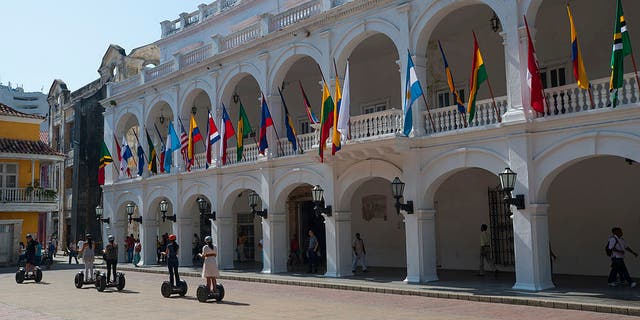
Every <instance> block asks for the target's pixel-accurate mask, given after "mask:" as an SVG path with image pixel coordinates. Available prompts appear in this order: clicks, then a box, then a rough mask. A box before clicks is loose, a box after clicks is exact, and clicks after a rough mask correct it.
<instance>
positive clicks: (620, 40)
mask: <svg viewBox="0 0 640 320" xmlns="http://www.w3.org/2000/svg"><path fill="white" fill-rule="evenodd" d="M630 54H631V38H630V37H629V32H628V31H627V22H626V21H625V19H624V12H623V11H622V2H621V1H620V0H618V3H617V9H616V23H615V26H614V30H613V51H612V52H611V78H610V80H609V91H611V92H613V94H612V102H611V103H612V106H613V107H614V108H615V107H616V105H617V103H618V89H620V88H621V87H622V83H623V81H624V57H626V56H628V55H630Z"/></svg>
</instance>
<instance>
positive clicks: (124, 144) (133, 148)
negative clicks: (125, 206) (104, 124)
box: [114, 113, 140, 178]
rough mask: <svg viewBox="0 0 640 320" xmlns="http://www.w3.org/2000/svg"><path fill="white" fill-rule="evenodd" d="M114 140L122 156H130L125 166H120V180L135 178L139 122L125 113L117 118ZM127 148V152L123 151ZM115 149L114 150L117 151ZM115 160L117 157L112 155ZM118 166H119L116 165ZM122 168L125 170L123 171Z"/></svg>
mask: <svg viewBox="0 0 640 320" xmlns="http://www.w3.org/2000/svg"><path fill="white" fill-rule="evenodd" d="M114 136H115V139H116V140H117V143H118V144H119V146H120V147H119V148H117V149H120V150H121V153H122V154H130V155H131V157H130V158H129V161H128V163H127V165H126V166H121V167H120V168H121V170H120V171H121V172H120V178H126V177H129V176H131V177H135V176H137V175H138V174H137V173H138V168H137V166H136V164H137V162H138V146H140V142H139V137H140V120H139V118H138V117H137V116H136V115H135V114H133V113H125V114H123V115H121V116H120V117H119V118H118V121H117V124H116V129H115V131H114ZM126 148H129V152H127V151H125V149H126ZM117 149H116V150H117ZM114 156H115V157H114V158H115V159H117V158H118V155H114ZM118 165H119V164H118ZM122 168H125V169H124V171H123V170H122Z"/></svg>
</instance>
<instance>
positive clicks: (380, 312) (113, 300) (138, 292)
mask: <svg viewBox="0 0 640 320" xmlns="http://www.w3.org/2000/svg"><path fill="white" fill-rule="evenodd" d="M79 266H81V265H79ZM79 266H76V265H72V266H68V265H63V264H60V265H56V266H54V269H53V270H49V271H45V273H44V279H43V281H42V283H40V284H34V283H33V282H25V283H24V284H21V285H18V284H16V283H15V281H14V274H13V272H11V270H10V269H8V268H7V269H4V270H3V273H1V274H0V287H1V288H3V290H0V319H2V320H4V319H19V318H29V319H47V320H49V319H89V318H90V319H119V318H121V319H125V318H132V317H133V318H135V317H144V318H151V317H153V319H171V320H175V319H177V318H176V317H178V316H179V317H180V318H182V317H183V316H184V315H188V318H189V319H205V318H212V317H216V318H218V319H301V318H308V317H313V318H316V319H329V318H331V319H513V318H514V316H513V315H515V314H517V315H518V319H519V320H526V319H586V320H589V319H613V318H615V319H632V318H633V317H631V316H625V315H613V314H608V313H595V312H588V311H579V310H562V309H552V308H542V307H533V306H523V305H508V304H495V303H484V302H475V301H463V300H454V299H440V298H429V297H421V296H408V295H399V294H384V293H374V292H362V291H352V290H335V289H330V288H314V287H305V286H297V285H282V284H269V283H260V282H250V281H235V280H222V281H223V283H224V285H225V288H226V291H227V295H226V297H225V299H224V301H223V302H222V303H207V304H203V303H199V302H198V301H197V300H196V298H195V290H196V287H197V286H198V285H199V284H200V283H201V282H202V280H201V279H200V278H197V277H185V279H186V281H187V282H188V284H189V292H188V294H187V296H185V297H183V298H179V297H172V298H169V299H165V298H163V297H162V296H161V295H160V283H161V282H162V281H163V280H165V279H166V275H164V274H156V273H146V272H131V271H127V272H126V276H127V286H126V288H125V290H123V291H122V292H117V291H115V290H110V289H107V290H106V291H105V292H103V293H99V292H97V291H96V290H95V289H94V287H93V286H85V287H84V288H82V289H76V288H75V287H74V285H73V277H74V274H75V273H76V272H77V271H78V269H76V267H79ZM88 313H90V316H88ZM612 317H613V318H612Z"/></svg>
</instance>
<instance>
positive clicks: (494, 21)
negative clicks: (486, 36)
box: [489, 12, 502, 32]
mask: <svg viewBox="0 0 640 320" xmlns="http://www.w3.org/2000/svg"><path fill="white" fill-rule="evenodd" d="M489 23H490V24H491V30H493V32H498V30H500V28H502V23H501V22H500V18H498V15H497V14H496V13H495V12H494V13H493V16H492V17H491V19H489Z"/></svg>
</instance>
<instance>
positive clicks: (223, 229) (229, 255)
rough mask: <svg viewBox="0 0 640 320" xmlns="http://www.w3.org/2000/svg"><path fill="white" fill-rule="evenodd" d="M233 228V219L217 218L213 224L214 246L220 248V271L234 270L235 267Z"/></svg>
mask: <svg viewBox="0 0 640 320" xmlns="http://www.w3.org/2000/svg"><path fill="white" fill-rule="evenodd" d="M218 212H220V211H218ZM233 228H234V225H233V217H217V218H216V220H215V221H213V223H211V237H212V238H213V244H214V245H216V247H218V268H220V269H233V267H234V266H233V259H234V253H235V251H234V243H235V242H234V241H233V240H234V239H233V238H234V237H233V230H234V229H233Z"/></svg>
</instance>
